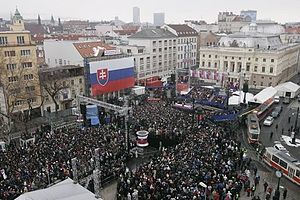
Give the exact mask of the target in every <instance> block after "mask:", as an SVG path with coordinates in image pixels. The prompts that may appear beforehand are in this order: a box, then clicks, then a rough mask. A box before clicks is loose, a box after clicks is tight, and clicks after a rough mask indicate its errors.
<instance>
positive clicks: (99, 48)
mask: <svg viewBox="0 0 300 200" xmlns="http://www.w3.org/2000/svg"><path fill="white" fill-rule="evenodd" d="M73 45H74V46H75V48H76V49H77V51H78V52H79V54H80V55H81V56H82V57H83V58H90V57H97V56H99V55H101V54H103V53H104V52H105V51H107V50H115V49H116V48H115V47H112V46H110V45H108V44H105V43H103V42H100V41H97V42H76V43H73Z"/></svg>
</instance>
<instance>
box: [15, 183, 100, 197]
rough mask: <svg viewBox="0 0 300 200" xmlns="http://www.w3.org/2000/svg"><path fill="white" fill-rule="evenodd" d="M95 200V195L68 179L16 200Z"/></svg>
mask: <svg viewBox="0 0 300 200" xmlns="http://www.w3.org/2000/svg"><path fill="white" fill-rule="evenodd" d="M82 199H84V200H96V198H95V195H94V194H93V193H92V192H90V191H89V190H87V189H85V188H84V187H82V186H81V185H79V184H74V183H73V180H72V179H70V178H68V179H66V180H64V181H62V182H60V183H57V184H55V185H53V186H51V187H49V188H46V189H41V190H36V191H33V192H28V193H25V194H22V195H21V196H19V197H18V198H17V199H16V200H82Z"/></svg>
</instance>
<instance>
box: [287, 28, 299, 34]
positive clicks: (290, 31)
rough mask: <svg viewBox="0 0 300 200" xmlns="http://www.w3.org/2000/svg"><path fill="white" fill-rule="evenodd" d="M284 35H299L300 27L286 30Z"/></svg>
mask: <svg viewBox="0 0 300 200" xmlns="http://www.w3.org/2000/svg"><path fill="white" fill-rule="evenodd" d="M285 32H286V33H300V27H294V28H286V29H285Z"/></svg>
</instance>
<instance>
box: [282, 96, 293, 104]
mask: <svg viewBox="0 0 300 200" xmlns="http://www.w3.org/2000/svg"><path fill="white" fill-rule="evenodd" d="M290 101H291V99H290V97H284V99H283V103H285V104H289V103H290Z"/></svg>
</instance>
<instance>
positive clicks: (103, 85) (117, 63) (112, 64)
mask: <svg viewBox="0 0 300 200" xmlns="http://www.w3.org/2000/svg"><path fill="white" fill-rule="evenodd" d="M134 81H135V80H134V60H133V57H127V58H119V59H111V60H102V61H95V62H90V82H91V90H92V96H96V95H100V94H104V93H109V92H116V91H120V90H122V89H126V88H131V87H133V86H134Z"/></svg>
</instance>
